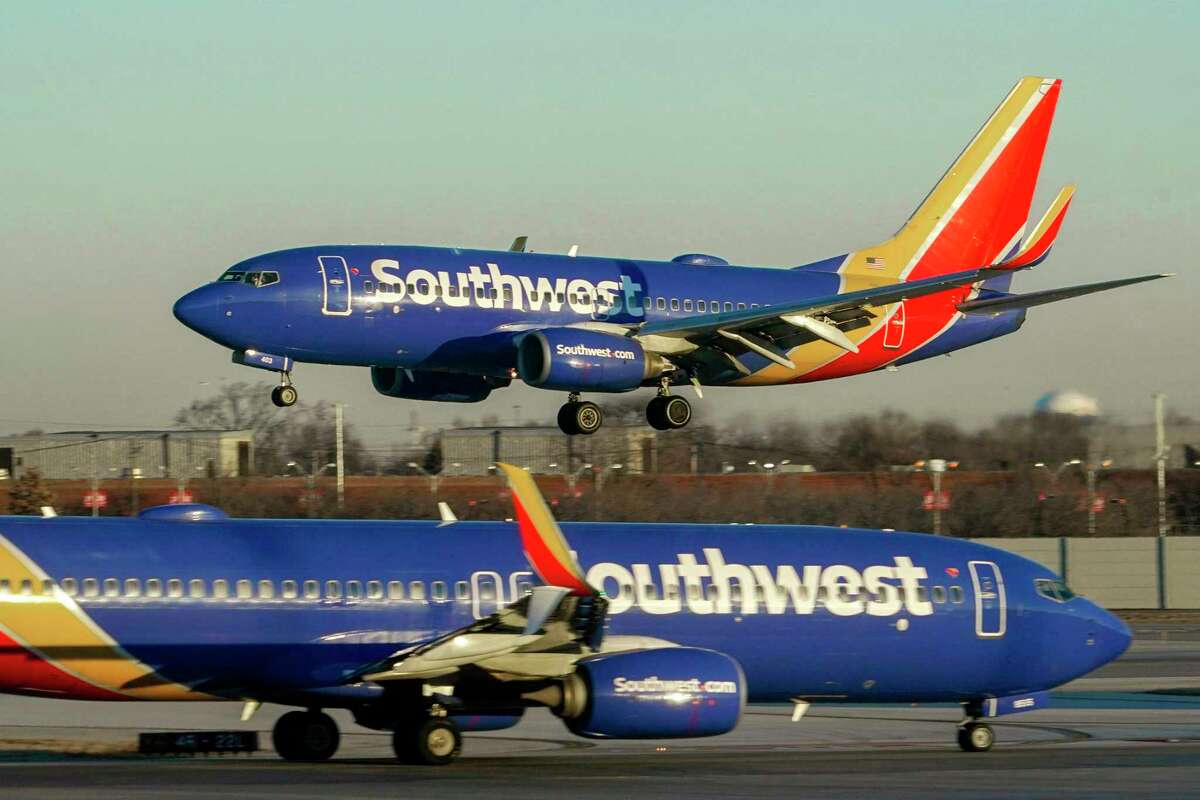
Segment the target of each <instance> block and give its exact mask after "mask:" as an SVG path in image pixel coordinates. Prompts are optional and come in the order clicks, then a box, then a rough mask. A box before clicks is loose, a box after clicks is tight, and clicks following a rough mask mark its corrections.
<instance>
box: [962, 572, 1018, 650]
mask: <svg viewBox="0 0 1200 800" xmlns="http://www.w3.org/2000/svg"><path fill="white" fill-rule="evenodd" d="M967 566H968V567H970V569H971V584H972V585H973V586H974V589H975V635H976V636H978V637H980V638H999V637H1001V636H1003V635H1004V630H1005V627H1006V624H1007V616H1008V607H1007V602H1006V600H1005V596H1004V578H1003V577H1002V576H1001V575H1000V567H998V566H996V564H995V562H992V561H971V562H968V564H967Z"/></svg>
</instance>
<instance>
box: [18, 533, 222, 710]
mask: <svg viewBox="0 0 1200 800" xmlns="http://www.w3.org/2000/svg"><path fill="white" fill-rule="evenodd" d="M0 575H3V576H5V577H7V578H9V580H10V581H11V585H12V586H20V585H21V582H22V581H29V585H31V586H33V587H35V591H34V592H32V593H30V594H23V593H22V594H10V595H9V596H8V597H7V598H6V601H5V602H3V603H0V609H2V610H3V611H2V613H0V648H2V649H3V650H4V652H6V653H8V654H9V655H6V657H5V658H6V662H8V666H12V667H13V668H14V670H17V669H19V670H20V671H21V674H23V675H25V676H27V677H28V678H29V679H30V680H31V683H32V685H31V686H30V687H27V688H29V689H30V690H31V691H36V690H41V691H49V692H52V693H57V692H60V691H61V692H62V693H64V694H67V695H69V696H71V697H79V698H80V699H92V700H119V699H129V700H217V699H220V698H217V697H214V696H212V695H207V694H203V693H200V692H194V691H192V690H191V689H189V688H188V687H186V686H182V685H180V684H178V683H174V682H172V681H169V680H167V679H165V678H163V677H161V676H159V675H158V674H157V673H155V671H154V669H153V668H151V667H149V666H147V665H146V664H143V663H142V662H140V661H138V660H137V659H136V658H134V657H133V656H132V655H130V654H129V653H128V652H126V651H125V650H124V649H123V648H122V647H121V646H120V645H119V644H118V643H117V642H116V641H115V640H114V639H113V638H112V637H111V636H109V635H108V634H107V633H105V632H104V630H102V629H101V628H100V626H99V625H97V624H96V623H95V621H94V620H93V619H92V618H91V617H89V616H88V614H87V612H85V611H84V610H83V609H82V608H80V607H79V604H78V603H76V602H75V600H74V599H72V598H71V597H70V596H68V595H67V594H66V593H65V592H63V591H62V589H60V588H59V587H58V586H57V585H56V584H53V583H48V582H49V580H50V578H49V576H48V575H47V574H46V573H45V572H44V571H43V570H42V569H41V568H40V567H38V565H37V564H35V563H34V562H33V561H32V560H31V559H30V558H29V557H28V556H27V555H26V554H25V553H23V552H22V551H21V550H20V548H18V547H17V546H16V545H14V544H13V543H12V542H10V541H9V540H8V539H6V538H5V537H3V536H0ZM43 586H50V587H51V591H50V592H43V591H41V588H42V587H43ZM18 647H19V648H22V649H23V650H24V651H26V652H27V653H28V655H27V656H24V657H23V659H22V656H20V655H19V654H17V650H16V648H18ZM16 688H18V689H19V688H21V687H16Z"/></svg>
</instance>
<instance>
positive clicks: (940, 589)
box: [933, 586, 946, 605]
mask: <svg viewBox="0 0 1200 800" xmlns="http://www.w3.org/2000/svg"><path fill="white" fill-rule="evenodd" d="M933 602H935V603H937V604H938V605H941V604H942V603H944V602H946V587H945V586H935V587H933Z"/></svg>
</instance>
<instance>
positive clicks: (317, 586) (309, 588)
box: [304, 581, 321, 600]
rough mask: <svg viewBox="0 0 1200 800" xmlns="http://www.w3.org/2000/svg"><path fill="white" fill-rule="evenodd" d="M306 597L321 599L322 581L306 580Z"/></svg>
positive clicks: (308, 598)
mask: <svg viewBox="0 0 1200 800" xmlns="http://www.w3.org/2000/svg"><path fill="white" fill-rule="evenodd" d="M304 599H305V600H320V599H321V582H320V581H305V582H304Z"/></svg>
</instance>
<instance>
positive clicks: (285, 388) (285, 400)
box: [271, 372, 300, 408]
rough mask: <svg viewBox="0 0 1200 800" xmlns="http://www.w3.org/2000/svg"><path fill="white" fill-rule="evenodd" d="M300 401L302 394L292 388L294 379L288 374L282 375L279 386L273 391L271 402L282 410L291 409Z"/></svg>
mask: <svg viewBox="0 0 1200 800" xmlns="http://www.w3.org/2000/svg"><path fill="white" fill-rule="evenodd" d="M299 399H300V393H299V392H297V391H296V387H295V386H292V377H291V376H290V375H289V374H288V373H286V372H282V373H280V375H279V385H278V386H276V387H275V388H274V389H272V390H271V402H272V403H274V404H275V405H277V406H279V407H280V408H289V407H291V406H294V405H296V401H297V400H299Z"/></svg>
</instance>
